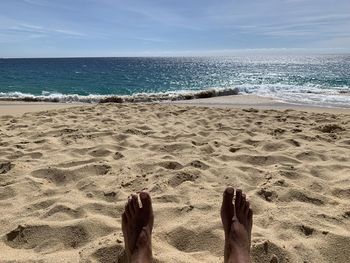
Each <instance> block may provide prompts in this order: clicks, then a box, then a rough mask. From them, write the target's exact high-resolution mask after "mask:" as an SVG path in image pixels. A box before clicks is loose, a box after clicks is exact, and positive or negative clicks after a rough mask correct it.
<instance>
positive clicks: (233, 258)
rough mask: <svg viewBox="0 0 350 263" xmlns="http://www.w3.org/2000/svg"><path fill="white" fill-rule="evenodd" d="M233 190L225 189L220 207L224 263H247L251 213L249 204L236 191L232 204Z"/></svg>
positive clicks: (248, 260) (248, 258) (230, 188)
mask: <svg viewBox="0 0 350 263" xmlns="http://www.w3.org/2000/svg"><path fill="white" fill-rule="evenodd" d="M233 195H234V189H233V188H232V187H228V188H226V190H225V192H224V197H223V201H222V206H221V220H222V224H223V226H224V231H225V251H224V261H225V263H249V262H251V261H250V244H251V232H252V225H253V211H252V210H251V208H250V205H249V202H248V201H246V197H245V195H244V194H242V190H239V189H238V190H236V198H235V204H233V202H232V201H233Z"/></svg>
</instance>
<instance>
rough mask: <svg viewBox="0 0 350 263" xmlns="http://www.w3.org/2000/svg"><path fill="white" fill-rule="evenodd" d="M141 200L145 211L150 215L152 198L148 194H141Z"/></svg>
mask: <svg viewBox="0 0 350 263" xmlns="http://www.w3.org/2000/svg"><path fill="white" fill-rule="evenodd" d="M140 199H141V204H142V209H143V211H144V212H145V213H147V214H150V213H151V212H152V201H151V196H150V195H149V194H148V193H147V192H141V193H140Z"/></svg>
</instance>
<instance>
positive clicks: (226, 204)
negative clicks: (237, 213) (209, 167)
mask: <svg viewBox="0 0 350 263" xmlns="http://www.w3.org/2000/svg"><path fill="white" fill-rule="evenodd" d="M234 191H235V190H234V189H233V187H231V186H229V187H227V188H226V189H225V191H224V196H223V198H222V206H221V209H222V210H224V211H228V210H230V209H232V207H233V204H232V200H233V194H234Z"/></svg>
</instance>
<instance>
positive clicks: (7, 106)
mask: <svg viewBox="0 0 350 263" xmlns="http://www.w3.org/2000/svg"><path fill="white" fill-rule="evenodd" d="M96 104H98V103H81V102H70V103H60V102H24V101H5V100H4V101H0V116H3V115H13V116H20V115H22V114H25V113H29V112H40V111H47V110H57V109H65V108H71V107H79V106H89V105H96ZM118 104H120V103H116V105H118ZM121 104H123V105H128V104H130V105H133V104H145V105H147V104H161V105H178V106H195V107H214V108H237V109H243V108H255V109H263V110H268V109H271V110H288V109H291V110H299V111H307V112H327V113H335V114H337V113H339V114H350V105H349V108H340V107H339V108H338V107H327V106H316V105H306V104H292V103H287V102H282V101H278V100H276V99H274V98H269V97H261V96H257V95H228V96H217V97H211V98H197V99H191V100H176V101H159V102H135V103H130V102H124V103H121Z"/></svg>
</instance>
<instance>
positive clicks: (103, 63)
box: [0, 55, 350, 107]
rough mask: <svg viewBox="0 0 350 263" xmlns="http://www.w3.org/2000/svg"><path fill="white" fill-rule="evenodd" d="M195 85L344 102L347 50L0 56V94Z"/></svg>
mask: <svg viewBox="0 0 350 263" xmlns="http://www.w3.org/2000/svg"><path fill="white" fill-rule="evenodd" d="M203 92H204V93H205V94H207V95H208V94H209V95H208V96H219V95H227V94H235V93H237V92H238V93H239V94H255V95H259V96H265V97H272V98H275V99H277V100H280V101H285V102H289V103H296V104H311V105H319V106H329V107H350V55H309V56H308V55H248V56H243V55H240V56H231V57H139V58H137V57H135V58H122V57H120V58H118V57H116V58H39V59H34V58H33V59H0V99H3V100H4V99H14V100H38V101H60V102H99V101H101V100H103V99H106V98H111V97H112V98H115V97H118V98H121V99H122V100H129V101H130V100H131V101H152V100H164V99H169V100H176V99H183V98H186V99H189V98H193V97H203V96H197V95H198V94H203ZM196 94H197V95H196ZM205 96H206V95H205Z"/></svg>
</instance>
